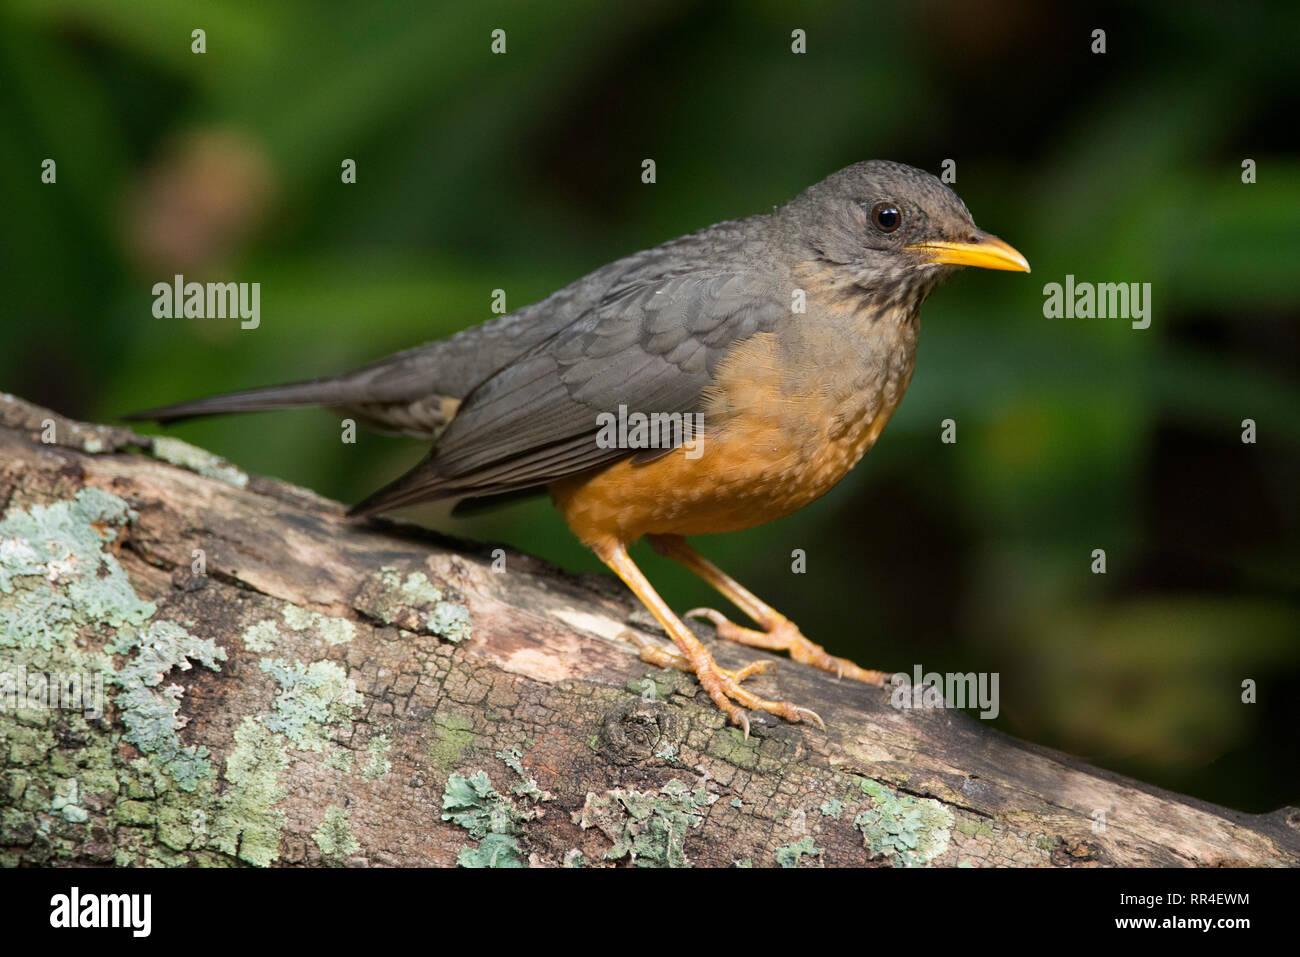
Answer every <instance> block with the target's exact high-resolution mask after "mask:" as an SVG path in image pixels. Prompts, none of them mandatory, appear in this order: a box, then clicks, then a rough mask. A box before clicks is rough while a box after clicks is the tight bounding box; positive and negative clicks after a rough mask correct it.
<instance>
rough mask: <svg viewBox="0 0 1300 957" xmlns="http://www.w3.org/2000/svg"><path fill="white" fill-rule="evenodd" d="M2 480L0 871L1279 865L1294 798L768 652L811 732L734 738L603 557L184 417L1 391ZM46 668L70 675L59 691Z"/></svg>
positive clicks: (760, 729) (725, 646) (1290, 833)
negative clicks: (334, 488) (1057, 742)
mask: <svg viewBox="0 0 1300 957" xmlns="http://www.w3.org/2000/svg"><path fill="white" fill-rule="evenodd" d="M0 505H3V506H4V507H5V511H4V513H3V515H2V516H0V673H7V674H8V675H9V676H10V678H9V679H8V680H9V684H8V685H7V686H4V685H0V690H2V691H3V692H4V693H3V695H0V704H3V709H0V738H2V743H0V754H3V759H4V778H3V781H0V864H4V865H6V866H15V865H19V864H81V863H96V864H103V863H115V864H119V865H138V864H146V863H149V864H154V863H161V864H166V865H185V864H201V865H232V864H251V865H260V866H267V865H350V866H366V865H452V864H455V863H457V862H460V863H462V864H465V865H474V864H491V865H496V866H509V865H516V866H518V865H533V866H560V865H569V866H575V865H577V866H583V865H585V866H595V865H605V866H609V865H611V864H618V865H626V864H629V863H633V862H634V863H636V864H643V865H654V864H662V865H678V866H680V865H688V864H694V865H703V866H732V865H740V866H747V865H753V866H775V865H777V864H783V865H793V866H816V865H824V866H852V865H859V866H861V865H881V866H887V865H895V866H898V865H934V866H944V865H960V866H966V865H976V866H996V865H1026V866H1056V867H1077V866H1104V865H1196V866H1236V865H1289V866H1295V865H1297V864H1300V811H1297V810H1296V809H1294V808H1284V809H1282V810H1279V811H1276V812H1274V813H1272V814H1267V815H1251V814H1243V813H1238V812H1235V811H1230V810H1227V809H1224V808H1220V807H1215V806H1212V805H1209V804H1205V803H1203V802H1200V801H1196V800H1193V799H1191V798H1186V797H1182V796H1179V795H1176V794H1172V793H1169V792H1165V791H1161V790H1159V789H1157V788H1154V787H1150V786H1147V785H1144V784H1141V783H1139V782H1137V781H1133V780H1129V779H1126V778H1122V777H1120V776H1118V775H1114V774H1111V773H1108V772H1106V771H1102V770H1099V769H1097V768H1092V767H1089V766H1087V765H1085V764H1083V763H1082V762H1080V761H1077V760H1075V759H1073V758H1071V757H1069V756H1066V755H1063V754H1060V753H1057V752H1053V751H1050V750H1048V749H1046V748H1042V747H1037V746H1035V745H1031V744H1027V743H1025V742H1021V741H1017V740H1015V739H1012V738H1010V737H1007V736H1006V735H1003V734H1001V733H999V732H997V731H994V730H991V729H990V728H988V727H986V726H984V725H983V724H981V722H979V721H978V720H976V719H973V718H970V717H968V716H967V715H966V714H965V713H963V712H961V711H957V710H943V709H934V708H922V709H914V710H900V709H897V708H895V707H893V706H891V703H890V695H889V692H887V691H883V690H880V689H876V688H871V687H867V686H864V685H861V684H857V683H855V682H850V681H837V680H836V679H835V678H834V677H833V676H830V675H827V674H824V673H822V672H819V671H815V670H813V669H810V668H807V667H804V666H801V665H797V664H794V663H792V662H789V661H786V660H781V661H780V663H779V665H778V667H777V668H776V669H774V670H773V671H772V672H770V673H768V674H767V675H763V676H760V677H756V678H753V679H751V682H752V687H753V688H754V689H755V690H756V691H757V692H759V693H760V694H763V695H764V696H766V697H779V698H783V699H787V700H793V701H796V702H799V703H802V704H806V705H810V706H812V707H814V708H815V709H816V710H817V711H818V712H820V714H821V715H822V716H823V717H824V718H825V719H826V722H827V730H826V731H825V732H821V731H819V730H817V729H816V728H814V727H810V726H807V725H800V726H792V725H787V724H782V723H779V722H776V721H775V720H767V721H765V720H763V719H764V718H765V717H767V716H756V717H755V718H754V721H753V728H752V734H751V736H750V738H749V739H748V740H746V739H745V738H744V737H743V735H742V734H741V733H740V732H739V731H738V730H737V729H735V728H732V727H728V726H727V725H726V724H725V722H724V718H723V715H722V714H721V713H720V712H719V711H718V710H717V709H716V708H714V707H713V705H712V703H711V702H710V701H709V700H708V698H707V696H706V695H704V694H703V693H702V692H701V691H700V690H699V687H698V685H697V683H696V682H695V680H694V679H693V678H691V677H689V676H685V675H681V674H678V673H675V672H662V671H658V670H655V669H652V668H651V667H650V666H648V665H646V664H644V663H642V662H641V661H640V660H639V659H638V657H637V654H636V650H635V647H634V646H633V644H632V643H631V642H630V641H628V640H626V639H625V638H622V637H620V635H623V634H625V633H627V632H629V631H632V632H640V633H641V634H642V635H643V636H646V637H649V638H651V639H653V640H656V641H659V642H661V643H664V642H665V639H664V637H663V635H662V633H660V632H659V631H658V630H657V628H656V627H655V626H654V624H653V623H652V622H651V621H650V620H649V619H648V616H646V615H645V613H644V612H643V611H640V610H639V608H638V606H636V605H635V603H634V601H633V599H632V598H631V596H630V595H628V594H627V593H626V592H625V591H624V590H623V589H622V586H621V585H619V584H618V583H617V582H616V581H614V580H613V579H612V578H606V577H602V576H579V577H575V576H572V575H568V574H566V573H564V572H563V571H561V570H559V569H556V568H554V567H552V566H550V565H548V564H546V563H545V562H542V561H540V560H538V559H536V558H532V557H530V556H528V555H525V554H521V553H519V552H515V551H511V550H508V549H501V550H499V551H498V550H496V549H494V548H492V547H491V546H485V545H479V544H474V543H470V542H464V541H457V540H455V539H451V538H448V537H445V536H442V535H439V534H436V533H433V532H430V531H426V530H423V529H420V528H417V527H414V526H411V525H407V524H402V523H397V522H389V521H379V522H372V523H368V524H362V523H356V522H351V521H348V520H347V519H346V518H345V516H344V511H343V508H342V507H341V506H339V505H338V504H337V503H334V502H331V501H327V500H325V499H322V498H320V497H318V496H316V495H313V494H312V493H310V492H308V491H304V490H302V489H299V488H295V487H293V486H290V485H287V484H285V483H283V482H278V481H275V480H271V479H265V478H259V477H255V476H248V475H245V474H244V473H243V472H241V471H239V470H238V469H237V468H235V467H234V466H231V465H229V464H228V463H225V462H223V461H221V460H220V459H216V458H215V457H213V456H211V455H209V454H207V453H205V452H202V451H201V450H198V449H194V448H193V447H190V446H186V445H184V444H183V443H179V442H177V441H176V440H173V439H158V438H151V437H148V436H144V435H139V434H136V433H134V432H132V431H131V430H128V429H122V428H115V427H108V426H95V425H86V424H82V423H78V422H73V421H70V420H67V419H65V418H63V417H61V416H59V415H56V414H54V413H52V412H49V411H47V410H44V409H40V408H37V407H35V406H32V405H30V404H28V403H26V402H23V401H22V400H20V399H17V398H14V397H11V396H0ZM706 637H707V636H706ZM707 640H709V641H710V644H711V646H712V647H713V648H714V649H715V651H716V654H717V656H718V659H719V661H720V662H721V663H722V664H724V665H725V666H728V667H737V666H739V665H741V664H743V663H744V662H746V661H748V660H752V659H753V658H755V657H762V653H761V652H756V651H753V650H751V649H747V648H740V647H737V646H734V645H731V644H730V643H727V642H719V641H715V640H713V639H711V638H708V639H707ZM59 674H62V675H64V676H65V679H66V680H65V681H64V682H63V683H64V684H68V686H69V688H70V687H71V685H70V684H69V683H70V682H71V681H72V680H73V679H74V678H80V680H81V682H82V686H83V691H84V692H85V693H84V694H83V696H82V697H81V698H77V699H76V700H73V701H71V702H69V701H68V700H67V696H65V697H64V699H63V700H62V701H61V702H60V701H58V700H56V701H55V702H53V703H54V704H60V703H61V704H63V705H64V707H50V706H49V705H50V704H51V703H52V702H51V701H50V700H49V699H50V691H49V687H48V686H46V687H45V688H44V690H43V691H42V681H43V676H46V675H59ZM100 681H102V682H103V685H102V689H103V694H102V701H103V713H102V715H98V716H97V715H96V714H95V711H96V708H95V706H94V699H95V695H94V694H93V693H92V692H93V691H94V689H95V688H96V687H97V682H100ZM16 682H21V683H22V685H23V687H21V688H18V689H17V690H14V688H15V683H16ZM51 683H52V684H55V685H58V684H60V682H59V681H57V680H56V679H52V680H51ZM18 692H23V694H22V696H21V697H20V696H19V693H18ZM41 694H44V695H45V698H44V699H42V700H39V701H38V700H37V699H39V698H40V696H41ZM42 702H43V704H42ZM78 703H80V705H81V707H76V705H77V704H78ZM88 712H89V716H88Z"/></svg>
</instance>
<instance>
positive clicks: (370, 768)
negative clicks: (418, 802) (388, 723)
mask: <svg viewBox="0 0 1300 957" xmlns="http://www.w3.org/2000/svg"><path fill="white" fill-rule="evenodd" d="M392 746H393V739H392V738H390V737H389V736H388V735H386V734H377V735H375V736H374V737H373V738H371V739H370V742H369V743H368V744H367V745H366V753H367V754H369V755H370V760H369V761H367V762H366V766H365V767H364V768H362V769H361V777H362V778H363V779H364V780H366V781H378V780H379V779H380V778H382V777H383V776H384V775H385V774H387V773H388V772H389V771H391V770H392V769H393V762H392V761H389V760H388V757H387V755H388V751H389V749H390V748H391V747H392Z"/></svg>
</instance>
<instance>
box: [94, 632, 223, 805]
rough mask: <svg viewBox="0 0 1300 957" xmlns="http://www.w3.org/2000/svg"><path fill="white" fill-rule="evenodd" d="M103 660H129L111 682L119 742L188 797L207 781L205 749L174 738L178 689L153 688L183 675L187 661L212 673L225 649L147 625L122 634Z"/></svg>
mask: <svg viewBox="0 0 1300 957" xmlns="http://www.w3.org/2000/svg"><path fill="white" fill-rule="evenodd" d="M106 650H107V651H108V653H109V654H114V655H132V658H131V659H130V660H129V661H128V662H127V663H126V664H125V665H123V666H122V668H120V669H119V670H118V671H117V673H116V674H115V675H114V676H113V678H112V682H113V684H115V685H116V686H117V687H118V688H120V689H122V690H121V693H120V694H119V695H118V696H117V698H116V703H117V706H118V709H119V710H120V712H121V716H122V723H123V724H125V725H126V734H124V735H123V736H122V740H124V741H126V742H128V743H130V744H134V745H135V746H136V747H137V748H139V749H140V751H141V753H143V754H155V755H157V756H158V760H159V762H160V763H161V765H160V766H161V767H162V769H163V770H164V771H166V773H167V774H168V775H169V776H170V777H171V778H172V780H173V781H175V782H176V784H177V786H178V787H180V789H181V790H183V791H193V790H194V789H195V788H196V787H197V786H198V783H199V781H201V780H202V779H204V778H206V777H208V776H209V775H210V774H211V773H212V769H211V767H210V766H209V764H208V760H207V758H208V749H207V748H205V747H203V746H201V745H192V744H191V745H183V744H182V743H181V739H180V736H179V735H178V734H177V732H178V731H179V730H180V729H181V728H183V727H185V724H186V721H187V719H186V718H184V717H182V716H181V715H180V713H179V711H180V701H181V695H182V694H183V693H184V690H185V689H184V688H182V687H181V686H180V685H177V684H169V685H167V686H166V687H164V688H159V687H158V686H159V685H161V684H162V682H163V679H164V678H165V677H166V675H167V674H168V672H170V671H172V670H179V671H188V670H189V669H190V667H191V665H190V661H191V659H192V660H194V661H197V662H199V663H200V664H202V665H203V666H204V667H207V668H210V669H212V670H213V671H217V670H219V666H218V665H217V662H218V661H224V660H225V658H226V652H225V649H223V648H219V647H217V645H216V644H215V643H214V642H213V641H212V640H211V639H209V638H195V637H194V636H192V635H191V634H189V632H187V631H186V630H185V629H184V628H182V627H181V626H180V625H178V624H176V623H174V622H170V621H155V622H152V623H151V624H150V625H149V627H148V628H147V629H146V630H145V631H144V632H137V631H135V630H134V629H128V628H123V629H122V630H121V631H119V632H118V636H117V640H116V641H114V642H113V643H112V644H111V645H109V646H108V648H107V649H106Z"/></svg>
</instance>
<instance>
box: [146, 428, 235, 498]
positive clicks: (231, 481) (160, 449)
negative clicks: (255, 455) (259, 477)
mask: <svg viewBox="0 0 1300 957" xmlns="http://www.w3.org/2000/svg"><path fill="white" fill-rule="evenodd" d="M153 454H154V456H155V457H156V458H160V459H162V460H163V461H164V462H170V463H171V464H172V465H178V466H180V467H181V468H183V469H188V470H189V471H191V472H197V473H198V474H199V475H203V476H206V477H207V478H212V479H216V480H217V481H219V482H225V483H226V484H227V485H233V486H235V488H244V487H245V486H247V485H248V476H247V475H246V474H245V473H244V472H241V471H240V470H239V469H237V468H235V467H234V466H233V465H231V464H230V463H229V462H227V461H226V460H225V459H223V458H221V457H220V456H217V455H213V454H212V453H211V452H208V451H207V450H205V449H201V448H199V447H198V446H195V445H190V444H189V443H188V442H182V441H181V440H180V439H177V438H172V437H171V436H168V435H156V436H154V438H153Z"/></svg>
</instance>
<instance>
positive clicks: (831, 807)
mask: <svg viewBox="0 0 1300 957" xmlns="http://www.w3.org/2000/svg"><path fill="white" fill-rule="evenodd" d="M820 810H821V812H822V814H823V815H824V816H825V817H829V818H833V819H834V820H837V821H838V820H839V818H840V814H841V813H843V811H844V804H843V803H842V802H841V801H840V800H839V799H838V798H833V797H832V798H827V799H826V800H825V801H823V802H822V806H821V809H820Z"/></svg>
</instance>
